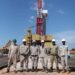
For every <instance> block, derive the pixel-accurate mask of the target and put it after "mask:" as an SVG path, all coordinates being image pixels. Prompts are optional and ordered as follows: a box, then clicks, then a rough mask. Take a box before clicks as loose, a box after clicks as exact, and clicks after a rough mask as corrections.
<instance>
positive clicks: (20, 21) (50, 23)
mask: <svg viewBox="0 0 75 75" xmlns="http://www.w3.org/2000/svg"><path fill="white" fill-rule="evenodd" d="M36 1H37V0H0V46H1V47H2V46H3V45H4V44H5V43H6V42H7V41H8V40H9V39H14V38H16V39H17V40H18V43H21V41H22V38H23V37H24V34H25V31H26V30H27V28H28V27H29V26H34V25H36V15H37V12H36ZM44 8H45V9H47V10H48V12H49V13H48V18H47V34H52V35H53V36H54V37H55V38H56V40H57V43H61V39H62V38H65V39H66V40H67V43H68V45H69V46H70V48H75V0H44ZM33 33H35V28H33Z"/></svg>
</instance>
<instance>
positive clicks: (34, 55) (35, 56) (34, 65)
mask: <svg viewBox="0 0 75 75" xmlns="http://www.w3.org/2000/svg"><path fill="white" fill-rule="evenodd" d="M32 44H33V45H32V46H31V48H30V51H31V52H30V53H31V60H32V71H34V70H35V71H37V67H38V54H39V48H38V47H37V45H36V41H35V40H33V41H32Z"/></svg>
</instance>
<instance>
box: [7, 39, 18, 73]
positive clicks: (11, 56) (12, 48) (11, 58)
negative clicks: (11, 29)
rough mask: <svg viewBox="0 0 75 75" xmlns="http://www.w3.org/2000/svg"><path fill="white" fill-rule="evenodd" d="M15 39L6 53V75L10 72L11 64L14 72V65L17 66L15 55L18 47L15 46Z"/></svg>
mask: <svg viewBox="0 0 75 75" xmlns="http://www.w3.org/2000/svg"><path fill="white" fill-rule="evenodd" d="M16 42H17V41H16V39H14V40H13V41H12V42H11V45H10V47H9V53H8V67H7V73H8V72H9V70H10V66H11V64H12V63H13V66H14V71H15V72H17V71H16V65H17V63H16V62H17V59H16V58H17V53H18V47H17V45H16Z"/></svg>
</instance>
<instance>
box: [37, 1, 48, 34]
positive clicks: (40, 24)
mask: <svg viewBox="0 0 75 75" xmlns="http://www.w3.org/2000/svg"><path fill="white" fill-rule="evenodd" d="M37 8H38V9H37V13H38V14H37V18H36V34H39V35H46V17H47V14H48V11H47V10H43V0H37Z"/></svg>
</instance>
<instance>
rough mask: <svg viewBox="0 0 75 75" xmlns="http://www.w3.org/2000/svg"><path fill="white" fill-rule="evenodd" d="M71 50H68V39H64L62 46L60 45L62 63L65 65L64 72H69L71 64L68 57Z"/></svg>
mask: <svg viewBox="0 0 75 75" xmlns="http://www.w3.org/2000/svg"><path fill="white" fill-rule="evenodd" d="M69 54H70V53H69V50H68V46H67V45H66V40H65V39H62V46H60V48H59V55H60V57H61V64H62V67H63V71H62V72H65V71H67V72H69V65H68V57H69Z"/></svg>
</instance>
